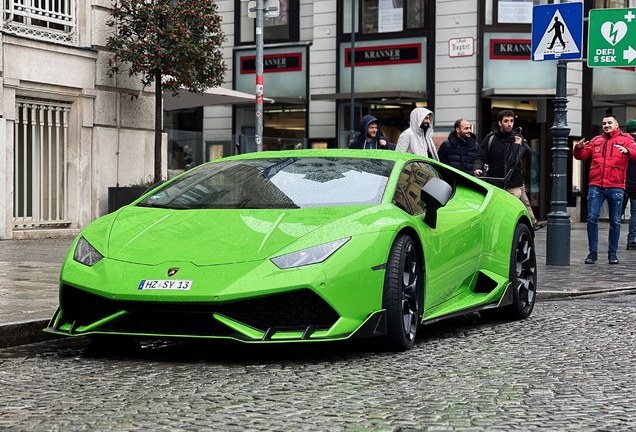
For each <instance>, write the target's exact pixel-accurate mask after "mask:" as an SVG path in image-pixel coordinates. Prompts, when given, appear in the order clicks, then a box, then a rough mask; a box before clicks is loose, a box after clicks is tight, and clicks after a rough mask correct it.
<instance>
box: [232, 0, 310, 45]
mask: <svg viewBox="0 0 636 432" xmlns="http://www.w3.org/2000/svg"><path fill="white" fill-rule="evenodd" d="M241 3H242V4H246V2H245V1H243V0H234V35H235V46H246V45H247V46H249V45H255V44H256V18H249V19H251V20H252V24H253V28H252V36H253V38H252V40H250V41H243V40H241V24H242V18H243V17H241ZM299 3H300V2H298V1H297V0H289V1H288V3H287V8H288V9H287V14H288V17H287V19H288V21H287V26H288V29H289V37H288V38H280V39H266V38H265V34H263V43H264V44H276V43H289V42H299V41H300V4H299Z"/></svg>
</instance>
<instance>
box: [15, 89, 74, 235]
mask: <svg viewBox="0 0 636 432" xmlns="http://www.w3.org/2000/svg"><path fill="white" fill-rule="evenodd" d="M69 110H70V106H68V105H64V104H55V103H45V102H38V101H17V103H16V111H17V118H16V122H15V131H14V137H15V140H14V143H15V145H14V182H13V226H14V228H39V227H43V226H59V227H62V226H67V225H69V224H70V223H71V221H70V220H68V219H67V204H68V192H67V187H66V179H67V164H66V162H67V157H68V115H69Z"/></svg>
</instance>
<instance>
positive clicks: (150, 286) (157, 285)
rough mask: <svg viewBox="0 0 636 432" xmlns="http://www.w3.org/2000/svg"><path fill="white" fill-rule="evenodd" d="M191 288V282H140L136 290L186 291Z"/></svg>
mask: <svg viewBox="0 0 636 432" xmlns="http://www.w3.org/2000/svg"><path fill="white" fill-rule="evenodd" d="M191 286H192V281H191V280H150V279H148V280H142V281H141V282H139V286H138V287H137V289H138V290H177V291H187V290H189V289H190V287H191Z"/></svg>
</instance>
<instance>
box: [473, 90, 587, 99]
mask: <svg viewBox="0 0 636 432" xmlns="http://www.w3.org/2000/svg"><path fill="white" fill-rule="evenodd" d="M576 94H578V92H577V90H576V89H575V88H568V89H567V96H575V95H576ZM481 97H487V98H494V99H547V98H554V97H556V89H555V88H485V89H482V90H481Z"/></svg>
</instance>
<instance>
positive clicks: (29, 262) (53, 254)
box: [0, 223, 636, 347]
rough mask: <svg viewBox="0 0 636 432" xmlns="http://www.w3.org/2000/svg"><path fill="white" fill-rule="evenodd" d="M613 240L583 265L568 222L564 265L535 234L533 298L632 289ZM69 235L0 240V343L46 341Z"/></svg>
mask: <svg viewBox="0 0 636 432" xmlns="http://www.w3.org/2000/svg"><path fill="white" fill-rule="evenodd" d="M621 231H622V232H621V242H620V244H619V246H620V248H619V254H618V256H619V258H620V260H621V264H620V265H612V266H610V265H609V264H608V262H607V259H606V255H605V252H604V250H605V248H607V233H608V224H607V223H601V224H600V230H599V247H600V251H601V252H600V253H599V257H600V260H599V261H598V263H597V264H595V265H585V264H583V260H584V259H585V257H586V256H587V234H586V229H585V224H584V223H575V224H572V229H571V235H570V266H546V265H545V263H546V236H547V232H548V229H546V228H544V229H542V230H540V231H538V232H537V236H536V250H537V272H538V286H539V292H538V299H539V300H541V299H547V298H551V297H563V296H572V295H576V294H580V293H584V292H585V293H589V292H602V291H612V290H630V289H633V288H636V280H635V279H636V277H635V273H634V271H633V269H634V268H636V251H626V250H625V237H626V235H627V234H626V232H627V225H625V224H623V226H622V230H621ZM72 241H73V240H72V239H71V238H66V239H44V240H5V241H0V347H3V346H10V345H15V344H21V343H30V342H34V341H38V340H43V339H48V338H50V337H51V336H50V335H46V334H44V333H43V332H42V331H41V329H42V328H44V327H45V326H46V323H47V322H48V320H49V319H50V318H51V316H52V315H53V313H54V312H55V309H56V308H57V305H58V279H59V271H60V267H61V264H62V262H63V260H64V257H65V256H66V253H67V252H68V249H69V246H70V245H71V243H72Z"/></svg>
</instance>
